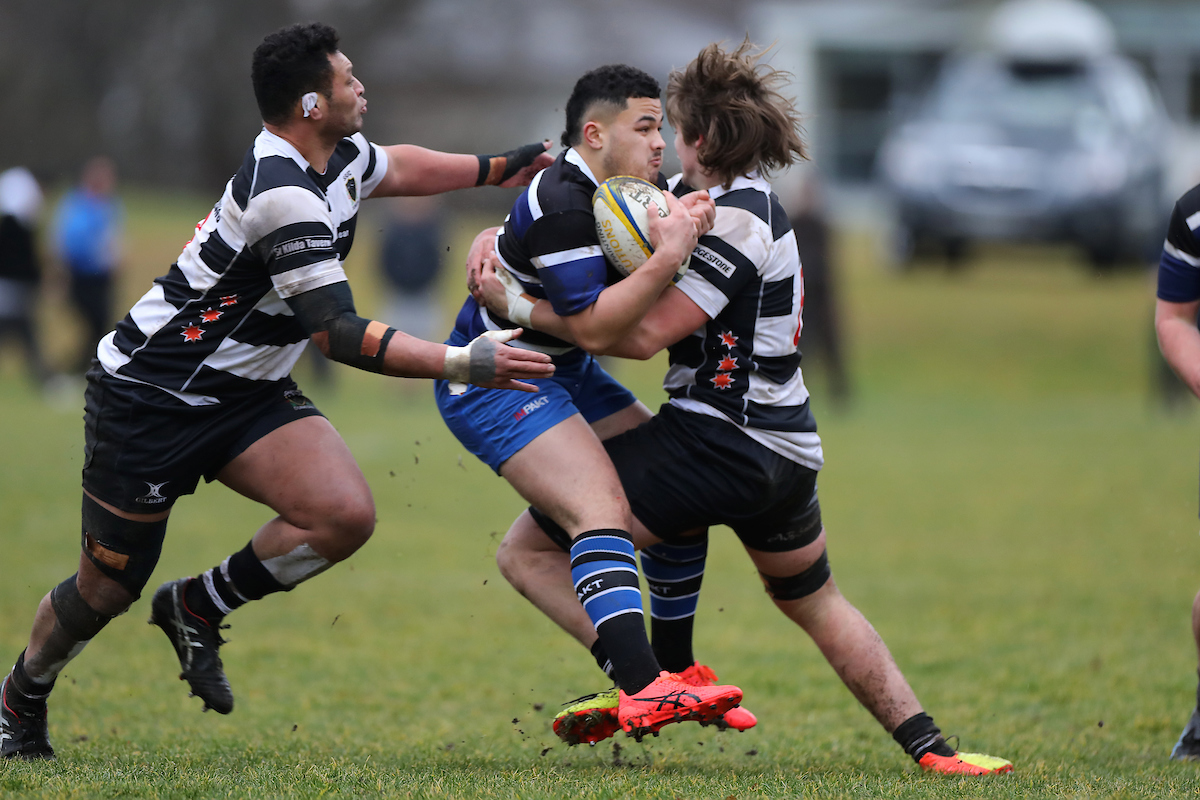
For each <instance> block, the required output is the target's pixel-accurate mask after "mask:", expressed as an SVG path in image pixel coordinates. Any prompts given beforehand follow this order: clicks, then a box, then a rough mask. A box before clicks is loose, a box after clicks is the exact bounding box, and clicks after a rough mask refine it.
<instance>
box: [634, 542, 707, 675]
mask: <svg viewBox="0 0 1200 800" xmlns="http://www.w3.org/2000/svg"><path fill="white" fill-rule="evenodd" d="M695 541H696V543H695V544H686V545H673V544H667V543H665V542H660V543H658V544H655V545H651V546H650V547H647V548H645V549H644V550H642V574H643V575H645V576H646V585H647V586H648V587H649V588H650V630H651V631H652V634H653V635H652V639H653V642H654V655H655V656H657V657H658V662H659V663H660V664H661V665H662V668H663V669H665V670H667V671H668V672H683V671H684V670H685V669H687V668H688V667H690V666H691V665H692V663H693V662H695V660H696V659H695V656H694V655H693V654H692V625H693V622H694V621H695V615H696V606H697V604H698V603H699V601H700V583H701V582H702V581H703V580H704V562H705V558H706V557H707V555H708V537H707V536H705V537H703V538H700V539H697V540H695Z"/></svg>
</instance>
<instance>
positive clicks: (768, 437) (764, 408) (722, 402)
mask: <svg viewBox="0 0 1200 800" xmlns="http://www.w3.org/2000/svg"><path fill="white" fill-rule="evenodd" d="M678 180H679V178H678V176H676V178H673V179H672V180H671V181H670V185H671V186H672V187H673V188H675V187H678ZM708 192H709V194H710V195H711V196H712V198H713V200H714V201H715V203H716V206H717V215H716V222H715V224H714V226H713V229H712V230H711V231H710V232H709V233H708V234H706V235H704V236H702V237H700V243H699V245H698V246H697V247H696V249H695V250H694V251H693V252H692V261H691V265H690V266H689V267H688V271H687V272H686V273H685V274H684V276H683V278H682V279H681V280H680V281H679V282H678V283H677V284H676V286H677V287H678V288H679V289H680V290H681V291H683V292H684V294H686V295H687V296H688V297H689V298H691V300H692V301H693V302H694V303H696V305H698V306H699V307H700V308H701V309H703V310H704V312H705V313H706V314H708V316H709V317H710V319H709V321H708V322H707V323H706V324H705V325H704V327H702V328H700V329H699V330H697V331H695V332H694V333H693V334H691V335H689V336H687V337H685V338H684V339H683V340H682V341H680V342H678V343H676V344H674V345H672V346H671V347H670V348H669V352H670V363H671V366H670V369H669V370H668V372H667V375H666V377H665V378H664V379H663V389H665V390H666V392H667V393H668V394H669V395H670V396H671V400H670V402H671V404H672V405H674V406H678V407H679V408H681V409H684V410H686V411H691V412H695V413H698V414H706V415H709V416H714V417H722V418H724V419H727V420H729V421H730V422H732V423H733V424H734V425H737V426H738V427H739V428H740V429H741V430H742V431H743V432H744V433H745V434H746V435H747V436H749V437H750V438H752V439H754V440H755V441H757V442H759V443H760V444H762V445H763V446H764V447H767V448H769V449H771V450H773V451H775V452H777V453H779V454H780V455H782V456H784V457H786V458H789V459H791V460H792V461H796V462H798V463H800V464H803V465H804V466H806V467H809V468H810V469H820V468H821V466H822V464H823V463H824V456H823V454H822V451H821V440H820V437H818V436H817V425H816V422H815V421H814V419H813V416H812V413H811V412H810V411H809V406H808V389H807V388H805V386H804V376H803V374H802V373H801V371H800V352H799V350H798V349H797V345H798V343H799V341H800V328H801V319H800V312H801V310H802V309H803V307H804V279H803V276H802V274H801V269H800V257H799V255H798V253H797V251H796V235H795V233H794V232H793V231H792V226H791V223H790V222H788V218H787V215H786V214H785V213H784V211H783V208H782V207H781V206H780V204H779V200H778V198H776V197H775V195H774V194H773V193H772V192H771V185H770V184H769V183H767V182H766V181H765V180H763V179H762V178H761V177H758V176H757V175H753V174H752V175H748V176H742V177H739V178H737V179H736V180H734V181H733V183H732V184H731V186H730V188H729V189H725V188H724V187H722V186H714V187H712V188H710V189H709V190H708Z"/></svg>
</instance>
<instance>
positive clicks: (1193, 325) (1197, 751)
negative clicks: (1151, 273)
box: [1154, 186, 1200, 761]
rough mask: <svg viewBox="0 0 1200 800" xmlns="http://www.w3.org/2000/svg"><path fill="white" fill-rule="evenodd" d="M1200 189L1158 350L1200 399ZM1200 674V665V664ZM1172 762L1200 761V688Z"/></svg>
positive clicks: (1173, 269) (1157, 309)
mask: <svg viewBox="0 0 1200 800" xmlns="http://www.w3.org/2000/svg"><path fill="white" fill-rule="evenodd" d="M1197 230H1200V186H1193V187H1192V188H1191V189H1189V190H1188V191H1187V192H1186V193H1184V195H1183V196H1182V197H1180V198H1179V200H1178V201H1176V203H1175V209H1174V210H1173V211H1172V212H1171V222H1170V227H1168V228H1167V239H1166V241H1165V242H1164V243H1163V249H1162V255H1161V256H1160V258H1159V264H1158V293H1157V294H1158V296H1157V299H1156V301H1155V306H1154V329H1155V331H1156V332H1157V334H1158V346H1159V349H1161V350H1162V354H1163V357H1164V358H1166V360H1167V363H1168V364H1170V365H1171V369H1173V370H1175V372H1176V374H1178V375H1179V377H1180V378H1181V379H1182V380H1183V382H1184V383H1185V384H1187V387H1188V388H1189V389H1190V390H1191V392H1192V394H1194V395H1197V396H1200V328H1197V318H1196V317H1197V314H1198V313H1200V239H1198V238H1197V234H1196V232H1197ZM1192 638H1193V640H1194V641H1195V644H1196V650H1197V657H1198V659H1200V594H1197V595H1196V597H1195V599H1194V600H1193V601H1192ZM1198 664H1200V661H1198ZM1197 669H1198V672H1200V666H1198V668H1197ZM1171 758H1172V759H1176V760H1181V761H1196V760H1200V685H1198V687H1197V690H1196V704H1195V705H1194V706H1193V707H1192V715H1191V718H1189V719H1188V722H1187V725H1186V726H1185V727H1184V729H1183V733H1182V734H1180V736H1179V741H1177V742H1176V743H1175V747H1174V748H1173V749H1172V750H1171Z"/></svg>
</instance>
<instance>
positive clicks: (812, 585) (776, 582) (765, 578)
mask: <svg viewBox="0 0 1200 800" xmlns="http://www.w3.org/2000/svg"><path fill="white" fill-rule="evenodd" d="M758 576H759V577H760V578H762V582H763V586H764V587H765V588H766V590H767V594H769V595H771V599H772V600H774V601H775V602H777V603H779V602H786V601H788V600H800V599H803V598H805V597H809V596H811V595H813V594H815V593H816V592H818V591H819V590H820V589H821V588H822V587H823V586H825V584H827V583H828V582H829V581H830V579H831V578H832V577H833V571H832V570H831V569H830V568H829V555H828V553H827V551H825V550H822V551H821V555H820V557H819V558H817V560H816V561H815V562H814V563H813V565H812V566H810V567H809V568H807V569H805V570H803V571H801V572H799V573H797V574H795V575H789V576H787V577H782V578H780V577H776V576H774V575H767V574H766V573H764V572H759V573H758Z"/></svg>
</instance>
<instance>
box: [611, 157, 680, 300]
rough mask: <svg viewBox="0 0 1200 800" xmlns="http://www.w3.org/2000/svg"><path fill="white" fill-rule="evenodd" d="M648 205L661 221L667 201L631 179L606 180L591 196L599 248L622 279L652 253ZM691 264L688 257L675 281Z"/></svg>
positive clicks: (645, 183) (645, 184)
mask: <svg viewBox="0 0 1200 800" xmlns="http://www.w3.org/2000/svg"><path fill="white" fill-rule="evenodd" d="M650 203H654V204H655V205H656V206H658V215H659V216H660V217H665V216H667V199H666V198H665V197H663V193H662V192H661V191H659V189H658V187H657V186H655V185H654V184H652V183H650V182H649V181H644V180H642V179H641V178H635V177H633V176H632V175H618V176H617V177H615V178H609V179H608V180H606V181H605V182H604V183H602V184H600V186H599V187H597V189H596V191H595V192H594V193H593V194H592V213H593V214H594V215H595V217H596V235H597V236H599V237H600V248H601V249H602V250H604V255H605V257H606V258H607V259H608V261H609V263H611V264H612V265H613V267H615V268H616V270H617V272H620V273H621V274H622V275H629V274H630V273H631V272H633V271H634V270H635V269H637V268H638V267H640V266H641V265H642V264H645V263H646V260H647V259H648V258H650V256H651V255H653V253H654V248H653V247H652V246H651V245H650V235H649V230H650V228H649V220H650ZM690 261H691V255H690V254H689V255H688V257H687V258H686V259H684V262H683V264H681V265H680V267H679V271H678V272H677V273H676V275H675V280H679V279H680V278H681V277H683V273H684V272H685V271H686V270H687V266H688V263H689V262H690Z"/></svg>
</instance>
